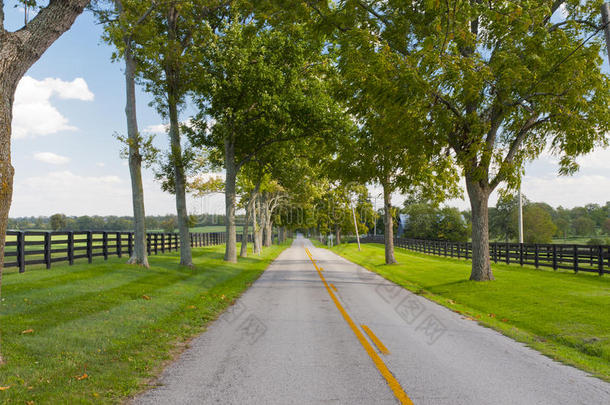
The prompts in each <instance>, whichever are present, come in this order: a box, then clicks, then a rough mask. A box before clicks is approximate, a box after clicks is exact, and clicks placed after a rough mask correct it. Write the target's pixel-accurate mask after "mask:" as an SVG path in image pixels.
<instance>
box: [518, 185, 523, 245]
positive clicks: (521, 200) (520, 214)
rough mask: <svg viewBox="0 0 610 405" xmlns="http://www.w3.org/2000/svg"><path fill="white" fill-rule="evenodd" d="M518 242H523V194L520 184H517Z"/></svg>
mask: <svg viewBox="0 0 610 405" xmlns="http://www.w3.org/2000/svg"><path fill="white" fill-rule="evenodd" d="M518 198H519V243H523V195H522V194H521V185H519V196H518Z"/></svg>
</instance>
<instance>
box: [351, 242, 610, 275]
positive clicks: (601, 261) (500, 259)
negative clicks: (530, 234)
mask: <svg viewBox="0 0 610 405" xmlns="http://www.w3.org/2000/svg"><path fill="white" fill-rule="evenodd" d="M361 242H362V243H382V244H383V243H384V237H383V236H367V237H364V238H362V239H361ZM394 246H397V247H401V248H404V249H409V250H412V251H415V252H421V253H426V254H432V255H436V256H445V257H456V258H463V259H470V258H472V243H470V242H449V241H435V240H422V239H406V238H394ZM489 256H490V258H491V260H492V261H493V262H495V263H506V264H511V263H515V264H520V265H521V266H523V265H531V266H534V267H536V268H538V267H550V268H552V269H553V270H558V269H564V270H572V271H574V272H575V273H578V272H579V271H583V272H588V273H598V274H599V275H600V276H601V275H603V274H610V245H555V244H528V243H501V242H493V243H490V244H489Z"/></svg>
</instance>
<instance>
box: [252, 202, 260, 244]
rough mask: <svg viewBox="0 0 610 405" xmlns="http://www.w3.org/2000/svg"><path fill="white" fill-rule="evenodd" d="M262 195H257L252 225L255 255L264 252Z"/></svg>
mask: <svg viewBox="0 0 610 405" xmlns="http://www.w3.org/2000/svg"><path fill="white" fill-rule="evenodd" d="M260 205H261V203H260V194H257V195H256V197H255V200H254V209H253V210H252V225H253V228H254V229H253V231H252V241H253V245H254V254H258V255H260V254H261V251H262V247H261V245H262V241H263V240H262V239H263V238H262V229H261V226H260V224H259V221H260V217H261V211H260Z"/></svg>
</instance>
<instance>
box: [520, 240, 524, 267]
mask: <svg viewBox="0 0 610 405" xmlns="http://www.w3.org/2000/svg"><path fill="white" fill-rule="evenodd" d="M519 265H520V266H521V267H523V243H519Z"/></svg>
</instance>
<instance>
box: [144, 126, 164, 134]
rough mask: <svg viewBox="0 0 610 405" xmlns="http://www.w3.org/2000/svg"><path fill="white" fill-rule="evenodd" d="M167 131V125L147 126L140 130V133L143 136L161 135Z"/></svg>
mask: <svg viewBox="0 0 610 405" xmlns="http://www.w3.org/2000/svg"><path fill="white" fill-rule="evenodd" d="M168 129H169V125H168V124H157V125H148V126H147V127H145V128H144V129H143V130H142V132H143V133H145V134H161V133H166V132H167V130H168Z"/></svg>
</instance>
